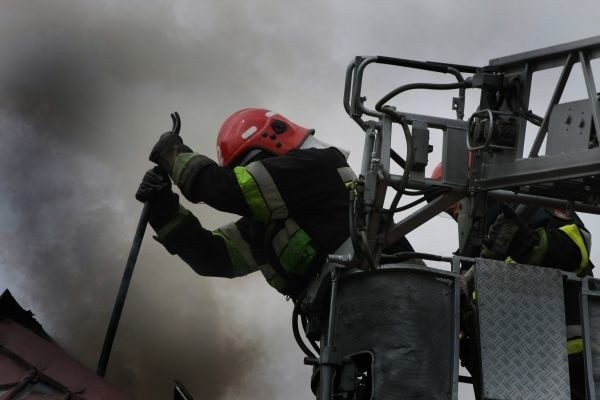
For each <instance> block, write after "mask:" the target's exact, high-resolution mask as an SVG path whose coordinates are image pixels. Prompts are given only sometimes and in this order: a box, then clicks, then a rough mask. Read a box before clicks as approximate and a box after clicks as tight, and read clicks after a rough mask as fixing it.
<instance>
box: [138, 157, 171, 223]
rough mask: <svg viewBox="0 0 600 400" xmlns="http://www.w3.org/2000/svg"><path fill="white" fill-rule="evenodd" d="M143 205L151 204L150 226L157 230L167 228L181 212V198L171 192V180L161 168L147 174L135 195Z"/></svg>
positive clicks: (153, 169)
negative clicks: (178, 212)
mask: <svg viewBox="0 0 600 400" xmlns="http://www.w3.org/2000/svg"><path fill="white" fill-rule="evenodd" d="M135 198H136V199H137V200H139V201H141V202H142V203H146V202H148V201H149V202H150V220H149V222H150V225H151V226H152V228H154V229H155V230H158V229H160V228H162V227H163V226H165V225H166V224H167V223H168V222H169V221H170V220H172V219H173V218H174V217H175V215H176V214H177V211H178V210H179V196H177V195H176V194H175V193H173V191H172V190H171V178H169V176H168V175H167V174H166V173H165V172H164V171H163V170H162V169H161V168H160V167H154V168H152V169H150V170H148V171H147V172H146V174H145V175H144V178H142V182H141V183H140V186H139V188H138V190H137V192H136V193H135Z"/></svg>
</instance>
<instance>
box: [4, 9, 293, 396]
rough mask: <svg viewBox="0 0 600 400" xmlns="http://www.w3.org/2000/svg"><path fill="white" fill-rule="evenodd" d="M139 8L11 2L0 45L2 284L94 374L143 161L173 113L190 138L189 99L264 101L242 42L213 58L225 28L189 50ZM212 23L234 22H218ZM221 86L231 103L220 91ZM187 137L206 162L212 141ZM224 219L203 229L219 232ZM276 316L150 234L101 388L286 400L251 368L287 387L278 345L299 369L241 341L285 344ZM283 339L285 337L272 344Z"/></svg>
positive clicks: (183, 37)
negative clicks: (199, 271) (176, 388)
mask: <svg viewBox="0 0 600 400" xmlns="http://www.w3.org/2000/svg"><path fill="white" fill-rule="evenodd" d="M145 4H146V3H144V5H145ZM143 9H144V7H143V5H142V3H139V4H129V5H128V6H125V8H124V9H122V10H121V11H122V12H123V13H115V10H114V9H113V8H112V6H111V5H109V4H98V5H92V4H91V3H90V4H89V5H84V4H68V2H57V3H54V4H53V5H52V6H48V5H40V4H36V5H33V4H22V3H19V4H18V5H17V3H16V2H14V3H11V2H9V3H5V4H3V5H2V12H1V13H0V25H1V28H0V34H1V35H2V37H3V38H10V39H11V40H10V41H2V44H1V45H0V49H1V50H2V51H3V53H4V54H10V55H11V57H4V58H3V59H2V61H0V72H1V73H2V79H1V80H0V132H2V134H1V136H0V174H1V176H0V178H1V179H0V182H1V183H0V202H1V204H2V207H1V209H0V217H1V218H2V224H1V225H0V226H1V227H0V239H1V240H2V243H3V246H2V249H1V250H0V278H1V280H2V281H3V282H4V283H5V284H6V285H7V286H8V287H9V289H11V290H13V292H14V293H15V295H16V296H17V298H19V300H20V301H21V302H22V303H23V304H24V305H25V306H26V307H28V308H31V309H32V310H33V311H34V312H35V313H36V314H37V316H38V319H39V320H40V322H42V324H43V325H44V327H45V328H46V330H47V331H48V332H49V333H50V334H51V335H52V336H54V337H55V338H56V339H57V340H58V341H59V343H61V344H62V345H63V346H64V347H65V348H66V349H67V351H69V352H70V353H71V354H72V355H73V356H75V357H76V358H77V359H79V360H80V361H82V362H84V363H85V364H86V365H87V366H88V367H90V368H92V369H94V368H95V364H96V361H97V359H98V356H99V352H100V348H101V344H102V340H103V338H104V334H105V330H106V326H107V323H108V318H109V315H110V311H111V308H112V304H113V302H114V297H115V295H116V291H117V287H118V283H119V279H120V277H121V274H122V271H123V267H124V264H125V260H126V257H127V253H128V250H129V246H130V243H131V239H132V236H133V232H134V230H135V226H136V223H137V217H138V215H139V211H140V209H141V205H140V204H139V203H137V202H135V201H134V200H133V193H134V192H135V186H136V184H137V182H138V180H139V179H140V177H141V176H142V174H143V172H144V169H146V168H149V167H150V164H149V163H147V161H145V157H146V154H147V153H148V150H149V148H150V146H151V145H152V143H153V142H154V141H155V140H156V138H157V137H158V135H159V134H160V133H161V132H163V131H164V130H166V129H167V128H168V127H169V125H170V121H169V119H168V114H169V112H171V111H172V110H174V109H175V108H176V107H177V108H178V109H179V110H180V111H182V114H183V116H184V129H185V127H186V126H187V127H188V132H189V131H190V130H191V129H190V128H189V127H190V126H194V124H192V123H190V121H189V120H186V119H185V115H186V112H185V110H186V108H187V109H194V105H196V107H197V106H198V101H200V102H202V101H203V100H204V99H203V98H202V95H200V99H199V100H198V99H194V96H195V95H196V94H197V92H196V91H197V90H198V88H201V89H202V90H203V91H206V92H207V93H210V97H211V99H213V100H215V103H211V104H209V103H208V102H207V103H201V106H202V107H204V108H205V109H207V110H211V109H212V110H216V109H217V107H218V104H219V102H220V101H224V100H223V99H224V98H225V97H226V96H227V90H234V88H235V90H236V91H239V92H241V93H245V94H244V96H243V97H244V98H245V100H246V101H249V99H254V98H260V90H258V86H259V85H260V81H261V79H260V75H261V74H262V72H260V71H258V64H256V60H255V57H256V55H254V57H252V56H251V55H250V54H248V52H249V50H248V49H247V48H246V47H245V46H244V45H243V43H242V42H241V41H239V40H238V41H236V40H232V41H231V42H230V43H227V46H228V49H229V50H228V51H227V57H228V60H227V62H225V60H223V57H226V55H225V54H224V53H223V52H222V51H220V50H219V48H218V47H215V46H212V45H211V44H212V41H213V40H214V39H215V37H216V36H215V35H217V36H218V35H220V34H221V33H219V30H218V29H217V30H216V31H212V30H211V31H210V32H209V31H206V32H204V33H203V34H202V35H201V37H195V36H194V35H191V32H188V31H187V30H186V28H185V27H182V26H181V25H180V22H178V19H185V18H184V17H185V15H183V14H182V15H180V16H179V17H178V16H177V15H176V12H177V10H176V9H172V8H171V7H167V6H161V5H155V6H154V7H151V8H150V9H147V10H146V11H141V10H143ZM213 11H215V12H218V10H217V9H213ZM221 13H222V14H223V16H225V15H226V16H227V18H231V17H232V16H230V15H229V13H228V12H227V7H224V9H223V10H221ZM91 15H94V17H93V18H92V17H91ZM213 17H214V16H213ZM183 22H185V21H183ZM196 22H197V23H198V22H201V21H196ZM156 26H160V27H161V29H156ZM234 26H236V25H235V24H234ZM237 29H243V27H240V26H238V27H237ZM233 34H234V35H235V36H236V37H240V32H233ZM245 60H250V65H248V64H245V68H244V71H245V72H246V74H247V76H246V77H244V78H243V79H242V77H240V76H239V71H236V68H239V64H240V63H242V62H244V61H245ZM253 62H254V63H255V65H254V66H253V65H252V63H253ZM209 76H210V77H211V78H210V79H208V77H209ZM219 76H221V77H222V78H218V77H219ZM215 77H217V78H216V79H215ZM224 77H231V78H232V79H229V80H228V79H225V78H224ZM246 78H250V79H246ZM254 78H255V79H254ZM263 79H264V78H263ZM215 81H221V82H224V83H225V84H224V87H225V90H224V91H222V92H217V91H216V89H217V84H216V83H215ZM190 82H194V85H195V87H193V85H191V84H190ZM196 83H197V85H196ZM219 93H222V94H219ZM220 96H222V97H221V100H219V97H220ZM207 97H208V96H207ZM165 99H167V100H165ZM173 105H175V106H173ZM159 109H160V116H159V112H158V111H157V110H159ZM182 109H183V110H182ZM155 111H156V113H155ZM187 114H188V115H190V113H189V112H188V113H187ZM194 114H195V113H192V115H194ZM191 122H193V120H192V121H191ZM215 123H216V122H215ZM197 126H201V125H200V124H197ZM192 133H193V132H192ZM190 136H192V135H191V134H190ZM193 137H195V138H196V143H195V144H196V146H198V142H200V143H207V144H206V145H204V144H201V145H200V147H208V146H209V145H208V143H210V147H209V148H210V149H211V151H212V148H213V145H212V143H214V136H213V135H212V133H211V134H210V135H206V136H200V137H197V136H195V135H194V136H192V138H193ZM189 142H191V143H194V140H193V139H192V140H190V141H189ZM202 212H206V210H204V211H202V210H201V213H202ZM229 219H231V217H229ZM223 220H224V217H223V216H220V215H219V216H207V217H206V218H203V221H205V222H208V223H209V224H214V225H217V224H218V223H223ZM257 278H258V279H257ZM248 285H249V286H248ZM221 287H223V288H226V289H222V288H221ZM240 289H241V293H243V295H242V296H238V298H236V299H235V302H237V303H238V304H239V302H244V301H245V302H249V303H253V302H256V303H255V309H254V310H246V311H247V312H250V311H252V312H253V314H254V316H253V317H252V318H251V319H249V320H247V319H245V318H244V316H243V315H241V314H240V313H239V312H238V311H237V310H236V308H237V307H236V305H235V303H234V302H233V301H231V302H230V301H229V299H228V298H229V297H231V294H232V292H236V293H238V292H240ZM255 291H264V292H265V294H256V293H253V292H255ZM274 302H278V303H279V304H280V305H279V306H277V305H276V306H274V307H275V310H277V312H279V311H280V310H282V311H283V312H285V311H284V310H286V308H289V307H286V306H289V305H285V304H283V299H280V298H279V297H278V296H277V295H275V294H272V293H271V291H270V289H268V288H267V287H266V285H265V284H264V283H263V282H261V280H260V277H252V278H248V282H247V283H244V284H241V285H240V284H235V283H231V282H228V283H225V282H222V281H220V280H216V279H201V278H200V277H197V276H195V275H194V274H193V273H192V272H191V271H190V270H188V269H187V268H186V267H185V266H184V265H182V263H181V262H180V261H178V260H176V259H175V258H174V257H171V256H169V255H168V254H167V253H166V251H164V250H163V249H162V248H161V247H160V246H159V245H158V244H156V243H155V242H153V241H152V239H151V238H150V234H149V233H148V234H147V235H146V239H145V243H144V246H143V248H142V254H141V255H140V259H139V261H138V266H137V268H136V271H135V273H134V278H133V281H132V286H131V289H130V292H129V297H128V300H127V303H126V308H125V311H124V314H123V316H122V318H121V325H120V328H119V331H118V336H117V339H116V342H115V347H114V350H113V354H112V357H111V361H110V364H109V368H108V374H107V378H108V379H109V380H110V381H112V382H113V383H115V384H116V385H117V386H118V387H120V388H121V389H122V390H124V391H125V392H127V393H129V394H131V395H132V396H133V397H135V398H144V399H159V398H169V397H170V396H171V391H172V381H173V380H174V379H178V380H180V381H182V382H184V383H185V384H186V386H187V387H188V389H189V390H190V391H191V392H192V393H193V394H195V395H197V396H198V398H215V399H217V398H236V397H238V396H241V397H245V396H246V395H249V394H250V395H251V393H252V392H253V391H256V393H260V394H261V397H262V396H264V397H275V395H274V393H276V392H277V391H281V387H280V386H279V385H278V384H271V385H269V384H261V383H260V382H258V381H257V379H256V377H257V376H261V377H262V373H260V372H258V371H256V368H259V367H260V369H261V370H262V371H264V373H269V374H271V376H270V378H274V379H278V380H279V381H280V382H281V384H287V383H288V382H287V381H290V380H293V378H294V377H290V376H287V374H286V372H285V370H280V371H277V370H275V369H276V368H277V367H276V366H275V365H265V364H264V363H265V361H264V360H265V359H266V360H271V359H272V358H271V357H269V356H268V355H267V356H266V358H265V357H263V356H262V354H264V353H265V352H266V351H267V350H269V349H272V348H274V347H277V346H278V345H279V346H280V348H279V349H278V352H279V353H280V354H281V353H282V352H283V353H286V352H287V353H290V354H293V356H294V357H296V356H297V354H296V353H294V352H293V351H292V352H290V351H289V349H285V348H282V347H281V344H280V341H278V340H272V338H271V341H272V343H271V344H267V343H266V342H265V338H263V337H260V336H259V335H258V334H257V333H256V332H247V333H245V332H243V330H244V329H245V328H248V327H249V326H250V327H253V326H258V327H259V328H260V326H262V327H265V328H268V329H269V330H268V331H267V332H263V333H266V334H269V335H274V334H276V332H277V331H279V330H282V329H283V328H282V327H283V326H285V328H286V329H287V328H288V326H287V325H288V320H289V317H288V316H287V315H282V321H285V324H283V323H271V322H270V319H271V318H270V317H271V316H270V315H268V314H267V313H265V314H263V315H261V314H260V312H258V311H257V310H256V308H259V304H266V303H274ZM272 309H273V307H272ZM240 321H241V322H240ZM289 335H290V334H289V332H285V334H284V333H282V335H281V336H282V337H283V338H284V339H283V341H282V342H281V343H283V342H285V343H286V344H287V343H289ZM278 343H279V344H278ZM261 353H262V354H261ZM279 359H286V358H285V356H283V357H282V356H279ZM298 360H300V358H298ZM261 379H264V377H262V378H261ZM294 380H295V379H294ZM303 384H304V382H302V385H303ZM297 386H299V384H298V383H292V385H291V387H297ZM232 396H233V397H232Z"/></svg>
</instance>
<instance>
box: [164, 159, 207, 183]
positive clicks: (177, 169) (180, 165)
mask: <svg viewBox="0 0 600 400" xmlns="http://www.w3.org/2000/svg"><path fill="white" fill-rule="evenodd" d="M199 155H200V154H198V153H181V154H179V155H177V157H176V158H175V163H174V164H173V171H171V174H172V176H173V182H175V184H176V185H179V179H180V178H181V173H182V172H183V170H184V169H185V167H186V166H187V165H188V164H189V163H190V161H192V159H193V158H195V157H197V156H199Z"/></svg>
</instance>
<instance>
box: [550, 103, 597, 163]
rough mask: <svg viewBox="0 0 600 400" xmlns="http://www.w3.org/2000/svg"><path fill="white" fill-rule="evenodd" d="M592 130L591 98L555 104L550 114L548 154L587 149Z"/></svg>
mask: <svg viewBox="0 0 600 400" xmlns="http://www.w3.org/2000/svg"><path fill="white" fill-rule="evenodd" d="M591 130H592V113H591V110H590V102H589V100H579V101H572V102H569V103H563V104H557V105H555V106H554V108H553V109H552V114H550V123H549V125H548V139H547V140H548V142H547V144H546V154H561V153H570V152H573V151H581V150H587V149H588V148H589V141H590V132H591Z"/></svg>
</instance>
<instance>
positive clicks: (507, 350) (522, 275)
mask: <svg viewBox="0 0 600 400" xmlns="http://www.w3.org/2000/svg"><path fill="white" fill-rule="evenodd" d="M476 265H477V269H476V274H475V285H476V291H477V310H478V322H479V329H480V341H481V364H482V381H483V382H482V384H483V385H482V390H483V398H484V399H495V400H496V399H498V400H509V399H510V400H513V399H519V400H539V399H545V400H567V399H569V398H570V391H569V372H568V363H567V350H566V326H565V310H564V301H563V298H564V296H563V288H562V274H561V271H560V270H555V269H547V268H540V267H533V266H530V265H522V264H510V263H504V262H501V261H495V260H485V259H478V261H477V263H476Z"/></svg>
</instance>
